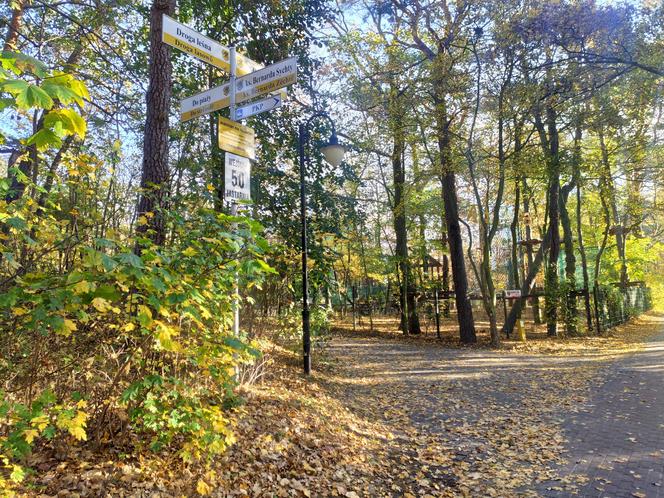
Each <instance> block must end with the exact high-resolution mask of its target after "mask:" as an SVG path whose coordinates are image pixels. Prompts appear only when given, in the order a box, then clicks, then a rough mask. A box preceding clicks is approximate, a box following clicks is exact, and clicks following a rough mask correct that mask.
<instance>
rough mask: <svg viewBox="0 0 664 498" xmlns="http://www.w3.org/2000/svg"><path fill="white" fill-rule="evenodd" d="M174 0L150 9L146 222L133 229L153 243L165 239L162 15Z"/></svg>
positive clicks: (166, 75) (141, 208) (159, 0)
mask: <svg viewBox="0 0 664 498" xmlns="http://www.w3.org/2000/svg"><path fill="white" fill-rule="evenodd" d="M174 11H175V0H153V3H152V7H151V9H150V65H149V78H150V82H149V86H148V92H147V95H146V104H147V117H146V120H145V136H144V141H143V167H142V175H141V196H140V200H139V202H138V214H139V216H140V215H145V216H146V217H147V223H145V224H142V225H139V226H138V228H137V231H138V232H139V233H145V234H147V235H148V236H149V238H150V239H151V240H152V241H153V242H154V243H155V244H157V245H162V244H163V243H164V241H165V238H166V226H165V220H164V213H163V212H162V210H163V209H165V208H166V203H167V199H168V191H169V185H168V181H169V168H168V116H169V106H170V100H171V60H170V53H171V50H170V48H169V47H168V45H166V44H165V43H162V41H161V36H162V16H163V14H169V15H172V14H173V12H174Z"/></svg>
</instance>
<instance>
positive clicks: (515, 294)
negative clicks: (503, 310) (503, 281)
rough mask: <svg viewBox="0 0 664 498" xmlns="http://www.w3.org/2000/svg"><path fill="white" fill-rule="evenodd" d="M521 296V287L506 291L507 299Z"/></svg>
mask: <svg viewBox="0 0 664 498" xmlns="http://www.w3.org/2000/svg"><path fill="white" fill-rule="evenodd" d="M519 297H521V289H510V290H506V291H505V299H517V298H519Z"/></svg>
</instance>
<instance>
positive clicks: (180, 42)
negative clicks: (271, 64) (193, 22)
mask: <svg viewBox="0 0 664 498" xmlns="http://www.w3.org/2000/svg"><path fill="white" fill-rule="evenodd" d="M162 19H163V21H162V22H163V28H162V34H161V39H162V41H163V42H164V43H167V44H168V45H170V46H171V47H175V48H177V49H179V50H182V51H183V52H187V53H188V54H190V55H193V56H194V57H196V58H198V59H200V60H202V61H205V62H207V63H208V64H211V65H213V66H215V67H218V68H220V69H223V70H224V71H226V72H230V70H231V63H230V60H231V56H230V50H229V49H228V47H224V46H223V45H221V44H220V43H218V42H216V41H214V40H213V39H212V38H208V37H207V36H205V35H202V34H200V33H199V32H198V31H196V30H195V29H192V28H190V27H189V26H187V25H186V24H182V23H179V22H177V21H176V20H175V19H173V18H172V17H169V16H167V15H166V14H163V18H162ZM235 57H236V66H237V68H236V71H237V74H238V76H243V75H245V74H249V73H252V72H255V71H258V70H260V69H262V68H263V67H264V66H263V65H262V64H259V63H258V62H255V61H252V60H251V59H250V58H249V57H245V56H243V55H241V54H237V55H236V56H235Z"/></svg>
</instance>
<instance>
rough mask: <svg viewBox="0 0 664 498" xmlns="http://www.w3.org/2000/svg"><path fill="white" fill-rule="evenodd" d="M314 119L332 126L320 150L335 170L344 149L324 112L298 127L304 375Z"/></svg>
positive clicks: (307, 361)
mask: <svg viewBox="0 0 664 498" xmlns="http://www.w3.org/2000/svg"><path fill="white" fill-rule="evenodd" d="M314 118H324V119H326V120H327V121H328V122H329V123H330V125H331V126H332V135H331V136H330V140H329V142H328V143H327V144H326V145H324V146H323V147H321V148H320V151H321V153H322V154H323V157H325V160H326V161H327V162H328V163H330V165H332V166H334V167H335V168H336V167H337V166H339V165H340V164H341V161H343V159H344V154H345V153H346V148H345V147H344V146H343V145H340V144H339V139H338V138H337V134H336V132H335V128H334V122H333V121H332V119H330V117H329V116H328V115H327V114H325V113H324V112H317V113H316V114H314V115H313V116H311V117H310V118H309V119H307V120H306V121H305V122H304V123H300V127H299V143H298V149H299V154H300V219H301V222H302V349H303V360H304V373H305V374H306V375H309V374H310V373H311V327H310V324H309V272H308V270H307V199H306V190H305V183H304V167H305V155H304V153H305V152H304V149H305V145H306V144H307V142H308V141H309V139H310V138H311V135H310V133H309V125H310V124H311V122H312V121H313V120H314Z"/></svg>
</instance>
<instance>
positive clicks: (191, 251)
mask: <svg viewBox="0 0 664 498" xmlns="http://www.w3.org/2000/svg"><path fill="white" fill-rule="evenodd" d="M182 254H183V255H185V256H196V254H198V252H196V249H194V248H193V247H187V248H186V249H185V250H184V251H182Z"/></svg>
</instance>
